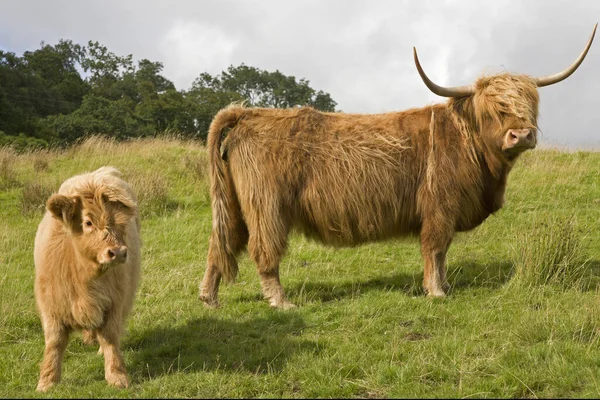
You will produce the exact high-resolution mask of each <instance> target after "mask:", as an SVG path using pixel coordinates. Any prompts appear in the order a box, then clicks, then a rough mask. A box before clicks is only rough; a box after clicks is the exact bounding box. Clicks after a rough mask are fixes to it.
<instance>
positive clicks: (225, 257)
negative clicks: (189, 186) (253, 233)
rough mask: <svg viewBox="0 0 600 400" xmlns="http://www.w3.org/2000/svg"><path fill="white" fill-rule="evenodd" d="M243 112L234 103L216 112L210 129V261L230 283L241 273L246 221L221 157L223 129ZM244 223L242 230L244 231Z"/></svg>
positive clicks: (237, 119)
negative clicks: (242, 233)
mask: <svg viewBox="0 0 600 400" xmlns="http://www.w3.org/2000/svg"><path fill="white" fill-rule="evenodd" d="M243 115H244V107H242V106H240V105H231V106H229V107H227V108H224V109H222V110H221V111H219V112H218V113H217V115H216V116H215V117H214V119H213V120H212V122H211V124H210V128H209V131H208V153H209V154H208V156H209V160H210V161H209V162H210V166H209V169H210V179H211V188H210V194H211V201H212V234H211V238H210V249H209V255H208V263H214V265H216V266H217V268H218V269H219V271H220V272H221V275H222V276H223V278H224V279H225V281H227V282H232V281H233V280H234V279H235V277H236V276H237V273H238V264H237V260H236V254H237V252H238V250H239V249H238V248H239V242H240V240H242V239H241V238H240V237H239V235H240V228H239V225H240V224H244V222H243V219H242V216H241V210H240V206H239V203H238V199H237V196H236V194H235V189H234V187H233V181H232V179H231V175H230V171H229V169H228V167H227V165H226V163H225V161H224V160H223V157H222V156H221V142H222V140H223V134H224V131H225V130H226V129H228V128H232V127H234V126H235V125H236V123H237V122H238V121H239V120H240V118H241V117H242V116H243ZM245 229H246V228H245V225H244V226H243V230H245Z"/></svg>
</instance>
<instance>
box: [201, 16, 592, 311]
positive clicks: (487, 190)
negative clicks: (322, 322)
mask: <svg viewBox="0 0 600 400" xmlns="http://www.w3.org/2000/svg"><path fill="white" fill-rule="evenodd" d="M595 32H596V27H594V31H593V33H592V36H591V37H590V39H589V41H588V43H587V45H586V47H585V49H584V51H583V52H582V53H581V55H580V56H579V58H578V59H577V60H576V61H575V62H574V63H573V64H572V65H571V66H570V67H568V68H567V69H565V70H564V71H562V72H560V73H558V74H555V75H550V76H546V77H541V78H532V77H529V76H525V75H514V74H507V73H506V74H500V75H494V76H488V77H482V78H480V79H478V80H477V81H476V82H475V84H474V85H472V86H464V87H455V88H444V87H441V86H438V85H436V84H435V83H433V82H431V80H429V78H428V77H427V76H426V75H425V73H424V72H423V70H422V68H421V65H420V64H419V61H418V58H417V54H416V50H415V51H414V58H415V63H416V66H417V69H418V71H419V73H420V75H421V77H422V79H423V81H424V82H425V83H426V85H427V86H428V87H429V89H430V90H432V91H433V92H434V93H436V94H438V95H441V96H445V97H450V99H449V100H448V102H447V103H445V104H437V105H433V106H428V107H424V108H418V109H411V110H408V111H403V112H394V113H387V114H377V115H361V114H342V113H323V112H319V111H316V110H313V109H311V108H300V109H297V108H296V109H287V110H281V109H264V108H243V107H241V106H239V105H232V106H229V107H228V108H225V109H223V110H221V111H220V112H219V113H218V114H217V115H216V117H215V118H214V120H213V121H212V124H211V126H210V131H209V134H208V148H209V157H210V174H211V198H212V211H213V218H212V234H211V237H210V244H209V250H208V260H207V269H206V271H205V274H204V278H203V281H202V283H201V285H200V298H201V299H202V300H203V301H204V302H205V303H206V304H207V305H211V306H216V305H218V300H217V293H218V288H219V283H220V280H221V277H224V278H225V279H226V280H233V279H234V278H235V276H236V274H237V271H238V266H237V262H236V256H237V255H238V253H239V252H240V251H242V250H243V249H244V247H245V246H246V245H247V246H248V251H249V254H250V257H251V258H252V259H253V261H254V262H255V263H256V265H257V268H258V272H259V274H260V278H261V285H262V289H263V293H264V296H265V297H266V298H267V299H268V300H269V302H270V304H271V305H272V306H275V307H282V308H289V307H293V306H294V305H293V304H291V303H290V302H289V301H287V299H286V297H285V294H284V291H283V287H282V286H281V284H280V282H279V261H280V259H281V257H282V255H283V253H284V251H285V248H286V244H287V237H288V233H289V231H290V229H292V228H296V229H298V230H300V231H301V232H303V233H304V234H306V235H307V236H310V237H313V238H315V239H317V240H319V241H321V242H323V243H326V244H330V245H334V246H353V245H358V244H360V243H365V242H369V241H377V240H382V239H386V238H390V237H396V236H402V235H407V234H420V238H421V254H422V256H423V259H424V280H423V286H424V288H425V290H426V291H427V293H428V294H429V295H430V296H444V295H445V292H444V288H443V286H446V285H447V283H446V269H445V265H444V264H445V259H446V252H447V250H448V247H449V245H450V242H451V241H452V238H453V235H454V233H455V232H460V231H467V230H470V229H473V228H475V227H476V226H478V225H479V224H481V223H482V222H483V221H484V220H485V219H486V218H487V217H488V216H489V215H490V214H491V213H493V212H495V211H497V210H498V209H500V207H502V203H503V197H504V190H505V186H506V178H507V175H508V173H509V171H510V170H511V168H512V167H513V164H514V162H515V160H516V159H517V157H518V156H519V154H521V153H522V152H523V151H525V150H527V149H531V148H534V147H535V145H536V142H537V131H536V128H537V117H538V102H539V98H538V92H537V88H538V87H541V86H546V85H550V84H553V83H556V82H559V81H561V80H563V79H565V78H567V77H568V76H569V75H570V74H571V73H573V72H574V71H575V70H576V69H577V67H578V66H579V65H580V64H581V62H582V61H583V59H584V57H585V55H586V54H587V51H588V49H589V47H590V45H591V43H592V40H593V38H594V34H595ZM227 129H229V131H228V133H227V137H226V138H225V139H224V140H222V136H223V135H224V134H225V131H226V130H227Z"/></svg>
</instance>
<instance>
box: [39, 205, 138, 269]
mask: <svg viewBox="0 0 600 400" xmlns="http://www.w3.org/2000/svg"><path fill="white" fill-rule="evenodd" d="M46 208H47V209H48V210H49V211H50V212H51V213H52V215H53V216H54V217H55V218H56V219H58V220H59V221H61V222H62V224H63V225H64V226H65V228H66V229H67V230H68V231H69V234H70V236H71V239H72V241H73V244H74V247H75V250H76V251H77V252H78V254H79V255H80V256H81V257H82V258H84V259H85V260H87V261H91V262H93V263H94V265H96V267H97V269H98V272H99V273H100V274H102V273H104V272H106V271H107V270H108V269H109V268H110V267H112V266H115V265H119V264H122V263H124V262H125V261H127V253H128V248H127V225H128V224H129V221H130V219H131V218H132V217H133V216H134V214H135V211H134V208H133V207H132V206H131V204H125V203H124V202H121V201H114V200H110V198H109V196H106V195H99V196H98V195H96V196H93V197H91V196H72V197H71V196H65V195H62V194H55V195H52V196H51V197H50V198H49V199H48V201H47V203H46Z"/></svg>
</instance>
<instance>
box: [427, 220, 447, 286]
mask: <svg viewBox="0 0 600 400" xmlns="http://www.w3.org/2000/svg"><path fill="white" fill-rule="evenodd" d="M445 225H446V224H437V226H436V225H434V224H429V223H424V224H423V228H422V230H421V254H422V256H423V262H424V273H423V288H424V289H425V292H427V295H428V296H431V297H444V296H445V295H446V293H445V291H444V288H447V287H448V282H447V281H446V253H447V252H448V248H449V247H450V243H451V242H452V236H453V232H452V230H451V229H450V228H449V227H446V226H445Z"/></svg>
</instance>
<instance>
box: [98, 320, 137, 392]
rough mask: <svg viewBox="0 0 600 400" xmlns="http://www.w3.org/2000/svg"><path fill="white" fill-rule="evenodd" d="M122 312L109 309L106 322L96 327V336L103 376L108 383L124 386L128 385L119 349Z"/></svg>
mask: <svg viewBox="0 0 600 400" xmlns="http://www.w3.org/2000/svg"><path fill="white" fill-rule="evenodd" d="M121 316H122V312H120V311H117V310H111V312H109V313H108V314H107V317H106V318H107V321H106V324H105V325H104V326H103V327H102V328H101V329H98V331H97V334H96V337H97V339H98V342H99V343H100V349H101V350H102V353H104V377H105V378H106V381H107V382H108V384H109V385H112V386H116V387H120V388H126V387H129V380H128V379H127V372H126V370H125V363H124V362H123V356H122V355H121V350H120V347H119V346H120V335H121V324H122V318H121Z"/></svg>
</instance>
